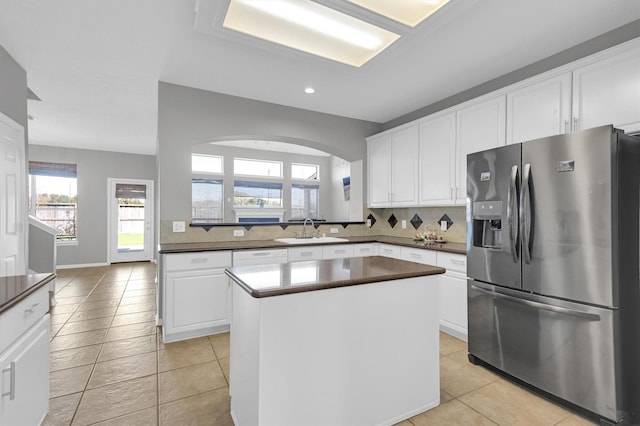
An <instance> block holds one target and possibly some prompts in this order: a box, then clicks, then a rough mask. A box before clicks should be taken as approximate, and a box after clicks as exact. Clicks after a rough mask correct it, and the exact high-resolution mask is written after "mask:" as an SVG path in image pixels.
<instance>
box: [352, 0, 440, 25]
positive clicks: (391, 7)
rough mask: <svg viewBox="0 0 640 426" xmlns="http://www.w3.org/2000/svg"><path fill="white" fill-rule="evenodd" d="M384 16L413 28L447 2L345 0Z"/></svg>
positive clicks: (435, 0)
mask: <svg viewBox="0 0 640 426" xmlns="http://www.w3.org/2000/svg"><path fill="white" fill-rule="evenodd" d="M347 1H349V2H351V3H354V4H357V5H358V6H361V7H364V8H365V9H369V10H371V11H373V12H376V13H379V14H380V15H384V16H386V17H388V18H391V19H393V20H394V21H397V22H400V23H403V24H405V25H408V26H410V27H415V26H416V25H418V24H419V23H420V22H422V21H424V20H425V19H427V18H428V17H429V16H431V15H432V14H433V13H435V11H436V10H438V9H440V8H441V7H442V6H443V5H444V4H445V3H447V2H448V1H449V0H393V1H389V0H347Z"/></svg>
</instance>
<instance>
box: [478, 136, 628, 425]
mask: <svg viewBox="0 0 640 426" xmlns="http://www.w3.org/2000/svg"><path fill="white" fill-rule="evenodd" d="M467 174H468V176H467V232H468V236H467V275H468V309H469V359H470V361H472V362H474V363H482V364H488V365H490V366H492V367H495V368H497V369H499V370H502V371H503V372H505V373H507V374H509V375H511V376H513V377H515V378H516V379H519V380H520V381H522V382H524V383H526V384H528V385H530V386H532V387H534V388H536V389H537V390H541V391H543V392H544V393H547V394H548V395H551V396H553V397H556V398H559V399H560V400H562V401H563V402H568V403H569V404H570V405H573V406H574V407H573V408H578V409H582V410H586V412H588V413H587V414H592V415H594V416H597V417H598V418H600V421H601V422H603V423H605V424H619V423H623V424H640V413H639V412H640V280H639V274H640V272H639V269H640V266H639V260H640V257H639V241H640V238H639V231H640V206H639V200H640V138H638V137H633V136H629V135H625V134H624V133H623V132H621V131H618V130H616V129H614V128H613V127H612V126H603V127H597V128H593V129H589V130H584V131H579V132H574V133H569V134H564V135H558V136H552V137H548V138H543V139H537V140H533V141H528V142H524V143H519V144H514V145H508V146H505V147H500V148H495V149H491V150H487V151H483V152H479V153H475V154H469V155H468V157H467Z"/></svg>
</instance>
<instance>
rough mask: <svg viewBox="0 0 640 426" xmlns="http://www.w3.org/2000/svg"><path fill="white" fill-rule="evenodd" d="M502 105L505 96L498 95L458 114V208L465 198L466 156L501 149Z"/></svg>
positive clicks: (503, 130) (465, 108)
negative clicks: (491, 149)
mask: <svg viewBox="0 0 640 426" xmlns="http://www.w3.org/2000/svg"><path fill="white" fill-rule="evenodd" d="M505 104H506V100H505V96H504V95H500V96H496V97H493V98H488V99H485V100H483V101H480V102H477V103H472V104H470V105H469V106H466V107H463V108H462V109H459V110H458V111H457V114H456V115H457V128H456V134H457V144H456V167H457V178H456V190H455V204H457V205H464V204H465V200H466V198H467V154H471V153H473V152H478V151H483V150H485V149H490V148H496V147H498V146H502V145H504V142H505Z"/></svg>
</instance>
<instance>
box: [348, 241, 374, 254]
mask: <svg viewBox="0 0 640 426" xmlns="http://www.w3.org/2000/svg"><path fill="white" fill-rule="evenodd" d="M373 247H374V245H373V244H355V245H354V246H353V255H354V256H356V257H360V256H362V257H366V256H373V255H374V254H375V253H374V251H373Z"/></svg>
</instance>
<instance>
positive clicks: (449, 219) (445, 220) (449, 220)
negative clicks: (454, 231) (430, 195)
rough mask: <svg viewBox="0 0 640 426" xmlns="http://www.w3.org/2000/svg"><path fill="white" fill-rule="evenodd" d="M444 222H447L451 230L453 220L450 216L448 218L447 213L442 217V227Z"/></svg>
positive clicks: (440, 221) (439, 222)
mask: <svg viewBox="0 0 640 426" xmlns="http://www.w3.org/2000/svg"><path fill="white" fill-rule="evenodd" d="M442 222H446V223H447V229H449V228H450V227H451V225H453V221H452V220H451V218H450V217H449V216H447V214H446V213H445V214H443V215H442V217H441V218H440V220H439V221H438V224H439V225H440V226H442Z"/></svg>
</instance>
